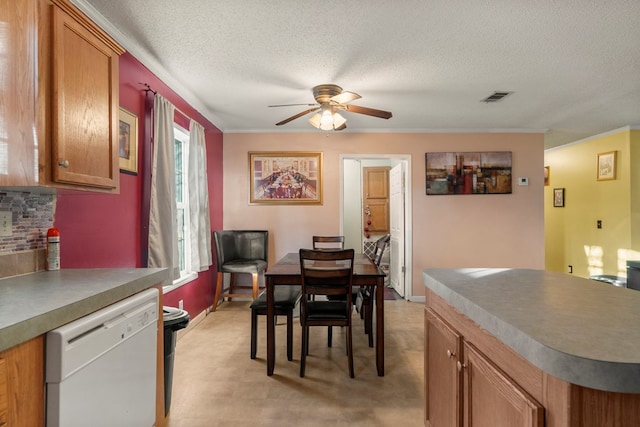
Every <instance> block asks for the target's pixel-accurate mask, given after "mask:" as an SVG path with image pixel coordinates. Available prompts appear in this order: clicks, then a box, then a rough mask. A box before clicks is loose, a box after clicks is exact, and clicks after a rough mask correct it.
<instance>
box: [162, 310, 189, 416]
mask: <svg viewBox="0 0 640 427" xmlns="http://www.w3.org/2000/svg"><path fill="white" fill-rule="evenodd" d="M162 308H163V310H162V311H163V316H162V320H163V321H164V415H165V417H166V416H167V414H168V413H169V407H170V406H171V385H172V384H173V353H174V350H175V348H176V335H177V331H178V330H180V329H184V328H186V327H187V325H188V324H189V313H188V312H187V311H186V310H180V309H179V308H174V307H162Z"/></svg>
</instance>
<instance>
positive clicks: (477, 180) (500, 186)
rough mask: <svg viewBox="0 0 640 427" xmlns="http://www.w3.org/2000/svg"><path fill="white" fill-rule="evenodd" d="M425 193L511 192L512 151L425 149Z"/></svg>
mask: <svg viewBox="0 0 640 427" xmlns="http://www.w3.org/2000/svg"><path fill="white" fill-rule="evenodd" d="M425 164H426V172H427V182H426V190H427V195H428V196H429V195H438V194H440V195H447V194H449V195H453V194H456V195H457V194H511V151H479V152H461V153H456V152H441V153H426V154H425Z"/></svg>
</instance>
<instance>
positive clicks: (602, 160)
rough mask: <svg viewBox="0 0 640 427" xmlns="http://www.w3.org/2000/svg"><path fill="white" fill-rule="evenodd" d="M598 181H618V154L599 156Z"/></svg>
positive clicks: (609, 153) (602, 154)
mask: <svg viewBox="0 0 640 427" xmlns="http://www.w3.org/2000/svg"><path fill="white" fill-rule="evenodd" d="M597 168H598V181H606V180H610V179H616V152H615V151H608V152H606V153H600V154H598V164H597Z"/></svg>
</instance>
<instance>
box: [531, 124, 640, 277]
mask: <svg viewBox="0 0 640 427" xmlns="http://www.w3.org/2000/svg"><path fill="white" fill-rule="evenodd" d="M634 140H635V141H638V142H640V134H639V132H638V131H631V130H629V129H625V130H619V131H613V132H611V133H609V134H603V135H601V136H598V137H594V138H590V139H589V140H585V141H581V142H578V143H576V144H572V145H569V146H566V147H560V148H557V149H553V150H549V151H547V152H546V153H545V166H549V167H550V170H551V172H550V182H549V185H548V186H546V187H545V189H544V197H545V208H544V211H545V268H546V269H547V270H552V271H559V272H569V266H572V267H573V274H575V275H577V276H580V277H589V276H590V275H594V274H610V275H616V276H626V261H627V259H639V258H638V257H637V255H638V253H637V252H636V251H638V250H640V239H639V238H638V237H637V235H639V234H640V231H639V230H637V228H638V226H637V225H636V226H635V228H633V227H632V216H635V217H638V216H639V215H640V200H639V198H638V197H634V196H633V193H632V188H635V192H638V191H639V190H640V186H639V185H638V179H639V175H638V174H639V172H638V171H636V170H633V171H632V168H631V165H632V164H637V162H638V160H639V157H640V153H639V152H638V151H639V150H638V148H636V149H634V144H633V141H634ZM608 151H615V152H616V156H617V162H616V163H617V170H616V179H615V180H607V181H598V180H597V179H596V177H597V175H596V159H597V154H598V153H603V152H608ZM632 159H633V160H634V161H633V162H632ZM635 169H637V168H635ZM634 182H635V186H634V185H632V183H634ZM554 188H564V189H565V206H564V207H554V206H553V189H554ZM632 201H634V203H632ZM632 207H633V209H632ZM598 220H601V221H602V228H601V229H598V228H597V221H598ZM633 223H635V224H638V221H637V220H636V221H634V222H633ZM632 231H633V233H632ZM634 235H635V237H634Z"/></svg>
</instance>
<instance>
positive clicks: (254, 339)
mask: <svg viewBox="0 0 640 427" xmlns="http://www.w3.org/2000/svg"><path fill="white" fill-rule="evenodd" d="M257 344H258V313H257V312H256V311H255V310H251V358H252V359H255V358H256V350H257V347H258V345H257Z"/></svg>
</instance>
